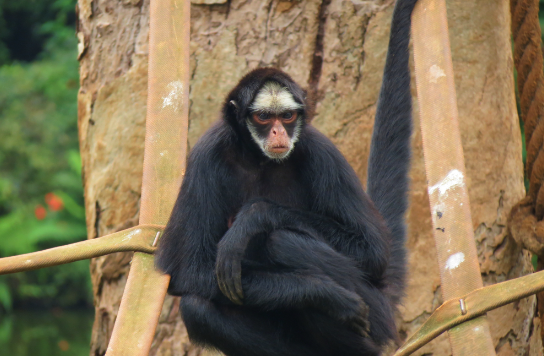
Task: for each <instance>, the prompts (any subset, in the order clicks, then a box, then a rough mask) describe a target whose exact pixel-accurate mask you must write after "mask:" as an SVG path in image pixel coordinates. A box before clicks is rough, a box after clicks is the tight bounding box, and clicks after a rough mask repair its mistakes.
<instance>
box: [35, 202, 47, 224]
mask: <svg viewBox="0 0 544 356" xmlns="http://www.w3.org/2000/svg"><path fill="white" fill-rule="evenodd" d="M34 215H36V219H38V220H43V219H45V217H46V216H47V210H45V208H44V207H43V206H41V205H38V206H36V208H35V209H34Z"/></svg>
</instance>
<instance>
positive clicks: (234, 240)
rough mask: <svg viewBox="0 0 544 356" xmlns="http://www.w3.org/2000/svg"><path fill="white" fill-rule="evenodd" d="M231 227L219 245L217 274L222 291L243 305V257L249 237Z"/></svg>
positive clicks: (216, 262)
mask: <svg viewBox="0 0 544 356" xmlns="http://www.w3.org/2000/svg"><path fill="white" fill-rule="evenodd" d="M236 230H238V229H236V228H231V229H229V230H228V231H227V233H226V234H225V235H224V236H223V238H222V239H221V241H220V242H219V244H218V245H217V259H216V260H215V275H216V277H217V283H218V285H219V289H220V290H221V292H222V293H223V294H224V295H225V296H226V297H227V298H229V299H230V300H231V301H232V302H233V303H235V304H239V305H242V299H243V298H244V291H243V289H242V258H243V257H244V253H245V250H246V246H247V244H248V242H249V241H248V240H249V238H247V235H240V234H238V233H237V231H236Z"/></svg>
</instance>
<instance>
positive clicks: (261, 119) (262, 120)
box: [253, 112, 270, 124]
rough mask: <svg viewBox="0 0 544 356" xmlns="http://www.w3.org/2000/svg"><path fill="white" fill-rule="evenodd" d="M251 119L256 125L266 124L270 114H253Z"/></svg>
mask: <svg viewBox="0 0 544 356" xmlns="http://www.w3.org/2000/svg"><path fill="white" fill-rule="evenodd" d="M253 119H254V120H255V121H257V123H260V124H266V123H268V121H270V114H268V113H265V112H261V113H255V114H253Z"/></svg>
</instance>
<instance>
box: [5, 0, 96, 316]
mask: <svg viewBox="0 0 544 356" xmlns="http://www.w3.org/2000/svg"><path fill="white" fill-rule="evenodd" d="M74 8H75V0H25V1H9V0H0V65H1V64H2V63H3V65H1V66H0V88H3V89H2V90H0V137H1V138H2V139H1V140H0V241H1V242H0V257H5V256H10V255H15V254H22V253H28V252H33V251H36V250H41V249H45V248H50V247H54V246H58V245H64V244H67V243H71V242H75V241H79V240H83V239H85V238H86V228H85V212H84V208H83V190H82V183H81V160H80V157H79V153H78V135H77V90H78V63H77V60H76V49H77V41H76V39H75V35H74V29H73V27H71V26H69V25H67V24H69V23H70V21H72V20H73V17H74ZM6 14H11V15H13V14H15V15H17V14H18V15H17V16H19V15H20V16H22V15H25V16H27V17H25V19H26V20H25V21H27V22H29V21H30V22H32V24H31V25H29V26H30V27H32V30H31V31H30V34H29V35H28V38H27V40H28V41H25V40H24V39H23V38H17V36H16V35H18V34H17V33H16V31H15V30H17V29H18V27H17V26H15V25H13V24H12V23H11V24H10V19H9V18H8V17H7V16H6ZM21 14H22V15H21ZM14 26H15V27H14ZM14 39H15V40H17V39H18V40H19V41H22V42H21V44H20V45H21V46H25V45H26V44H27V43H32V42H33V41H41V42H40V52H39V53H38V54H37V55H36V56H35V60H34V61H32V62H22V61H20V60H14V59H17V58H18V57H17V56H18V55H20V54H21V53H22V52H21V51H20V48H19V47H17V46H16V45H13V43H11V42H10V41H13V40H14ZM91 296H92V293H91V288H90V278H89V268H88V262H87V261H81V262H80V263H73V264H70V265H67V266H59V267H54V268H48V269H43V270H36V271H31V272H26V273H18V274H14V275H8V276H1V277H0V310H1V309H2V308H3V309H4V310H10V309H11V308H12V306H15V307H17V306H22V305H38V306H54V305H57V306H74V305H77V304H79V305H81V304H86V305H90V304H91Z"/></svg>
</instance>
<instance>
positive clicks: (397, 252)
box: [367, 0, 417, 303]
mask: <svg viewBox="0 0 544 356" xmlns="http://www.w3.org/2000/svg"><path fill="white" fill-rule="evenodd" d="M416 2H417V0H397V3H396V5H395V9H394V11H393V19H392V21H391V35H390V38H389V48H388V51H387V59H386V62H385V69H384V75H383V81H382V88H381V91H380V96H379V99H378V108H377V110H376V118H375V122H374V132H373V134H372V142H371V146H370V157H369V161H368V180H367V181H368V185H367V192H368V194H369V196H370V198H371V199H372V200H373V202H374V204H375V205H376V207H377V208H378V210H379V211H380V213H381V214H382V216H383V217H384V218H385V221H386V223H387V226H388V227H389V229H390V231H391V236H392V246H391V260H390V264H389V267H388V270H387V279H388V284H389V285H390V286H391V288H390V290H391V291H392V294H393V295H392V296H391V297H392V299H393V301H394V302H395V303H398V302H399V300H400V298H401V297H402V291H403V290H404V285H405V281H404V280H405V275H406V250H405V246H404V245H405V240H406V226H405V221H404V215H405V213H406V209H407V207H408V184H409V177H408V174H409V169H410V156H411V152H410V136H411V133H412V96H411V94H410V68H409V55H410V54H409V50H408V45H409V43H410V26H411V14H412V10H413V9H414V6H415V4H416ZM395 291H399V292H395Z"/></svg>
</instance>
